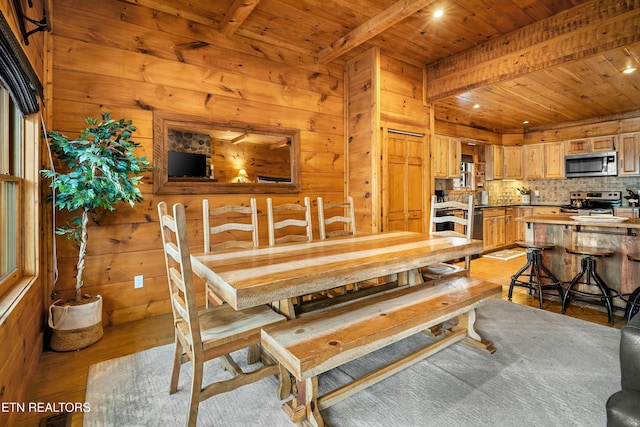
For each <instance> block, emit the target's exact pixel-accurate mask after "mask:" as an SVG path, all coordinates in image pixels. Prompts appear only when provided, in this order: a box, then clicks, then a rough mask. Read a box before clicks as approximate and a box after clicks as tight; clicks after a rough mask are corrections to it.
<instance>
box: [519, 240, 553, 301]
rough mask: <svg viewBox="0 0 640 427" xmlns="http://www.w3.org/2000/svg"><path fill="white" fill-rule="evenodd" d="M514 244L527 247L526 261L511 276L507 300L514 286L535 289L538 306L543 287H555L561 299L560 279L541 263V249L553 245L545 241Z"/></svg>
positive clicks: (543, 249) (550, 247)
mask: <svg viewBox="0 0 640 427" xmlns="http://www.w3.org/2000/svg"><path fill="white" fill-rule="evenodd" d="M516 245H517V246H519V247H521V248H526V249H527V263H526V264H525V265H524V267H522V268H521V269H520V270H518V272H517V273H516V274H514V275H513V276H511V284H510V285H509V301H511V296H512V294H513V287H514V286H522V287H524V288H528V289H529V292H531V291H537V292H538V299H539V300H540V308H542V291H543V289H555V290H557V291H558V296H559V297H560V300H561V301H562V298H563V294H564V290H563V289H562V285H560V281H559V280H558V279H556V277H555V276H554V275H553V273H551V272H550V271H549V269H548V268H547V267H545V266H544V264H542V251H546V250H549V249H553V247H554V246H553V245H549V244H545V243H539V244H536V243H529V242H516Z"/></svg>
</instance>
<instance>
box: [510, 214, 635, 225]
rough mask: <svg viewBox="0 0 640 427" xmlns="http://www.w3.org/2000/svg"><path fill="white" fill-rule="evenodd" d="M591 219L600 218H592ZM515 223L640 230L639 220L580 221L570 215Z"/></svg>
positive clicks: (528, 218) (534, 217) (521, 219)
mask: <svg viewBox="0 0 640 427" xmlns="http://www.w3.org/2000/svg"><path fill="white" fill-rule="evenodd" d="M576 216H577V215H576ZM593 218H602V217H598V216H594V217H593ZM516 221H522V222H533V223H538V224H556V225H570V226H573V225H579V226H585V227H608V228H640V219H639V218H626V220H625V221H622V222H613V221H605V220H592V221H589V220H587V221H580V220H574V219H571V216H570V215H532V216H524V217H521V218H517V219H516Z"/></svg>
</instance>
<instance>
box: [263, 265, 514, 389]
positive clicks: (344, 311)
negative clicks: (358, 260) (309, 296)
mask: <svg viewBox="0 0 640 427" xmlns="http://www.w3.org/2000/svg"><path fill="white" fill-rule="evenodd" d="M501 295H502V287H501V286H500V285H497V284H495V283H490V282H486V281H483V280H480V279H474V278H468V277H458V278H447V279H442V280H437V281H434V282H429V283H425V284H420V285H416V286H412V287H407V288H404V289H398V290H397V291H394V292H391V293H387V294H384V295H379V296H376V297H373V298H368V299H366V300H363V301H354V302H352V303H350V304H347V305H345V306H340V307H336V308H334V309H332V310H329V311H323V312H321V313H318V314H313V315H310V316H307V317H302V318H298V319H294V320H290V321H287V322H284V323H282V324H281V325H279V326H274V327H271V328H267V329H265V330H263V331H262V344H263V346H264V348H265V349H266V350H267V351H268V352H269V353H270V354H272V355H273V356H274V357H275V358H276V359H277V360H278V361H279V362H280V363H281V364H282V365H284V367H285V368H286V369H287V370H288V371H289V372H291V374H293V375H294V376H295V377H296V379H297V380H298V381H302V380H306V379H309V378H311V377H314V376H317V375H319V374H321V373H323V372H326V371H328V370H330V369H332V368H335V367H336V366H340V365H342V364H344V363H346V362H349V361H351V360H354V359H356V358H358V357H360V356H362V355H365V354H368V353H370V352H372V351H375V350H378V349H380V348H382V347H384V346H386V345H389V344H391V343H394V342H397V341H399V340H401V339H403V338H406V337H408V336H411V335H413V334H415V333H417V332H420V331H423V330H425V329H427V328H429V327H431V326H434V325H437V324H439V323H442V322H444V321H446V320H449V319H452V318H454V317H457V316H458V315H461V314H464V313H467V312H469V311H470V310H473V309H474V308H475V307H476V306H477V305H478V304H480V303H482V302H483V301H485V300H486V299H489V298H500V296H501ZM471 326H473V325H471ZM464 327H467V325H464ZM468 336H470V337H471V338H473V339H477V334H475V331H474V332H472V333H471V334H468Z"/></svg>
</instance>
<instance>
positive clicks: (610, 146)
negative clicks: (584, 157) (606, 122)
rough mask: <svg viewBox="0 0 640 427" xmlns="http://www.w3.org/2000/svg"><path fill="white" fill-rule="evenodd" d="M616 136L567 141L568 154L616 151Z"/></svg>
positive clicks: (566, 149) (566, 150)
mask: <svg viewBox="0 0 640 427" xmlns="http://www.w3.org/2000/svg"><path fill="white" fill-rule="evenodd" d="M614 140H615V136H613V135H611V136H599V137H595V138H584V139H575V140H572V141H567V142H566V145H565V152H566V154H584V153H592V152H595V151H613V150H615V149H616V146H615V141H614Z"/></svg>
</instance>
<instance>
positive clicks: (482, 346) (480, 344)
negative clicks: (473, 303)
mask: <svg viewBox="0 0 640 427" xmlns="http://www.w3.org/2000/svg"><path fill="white" fill-rule="evenodd" d="M475 324H476V310H475V309H473V310H470V311H468V312H466V313H464V314H461V315H460V316H458V327H460V328H466V330H467V338H465V339H464V340H463V341H462V342H463V343H465V344H467V345H469V346H471V347H473V348H477V349H479V350H483V351H488V352H489V353H490V354H493V353H495V352H496V348H495V347H494V346H493V343H491V342H490V341H485V340H483V339H482V337H481V336H480V334H478V332H476V330H475V328H474V326H475Z"/></svg>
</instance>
